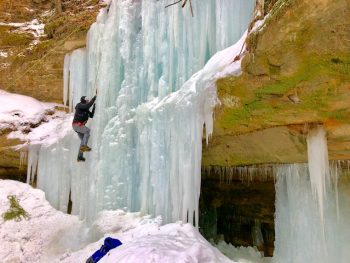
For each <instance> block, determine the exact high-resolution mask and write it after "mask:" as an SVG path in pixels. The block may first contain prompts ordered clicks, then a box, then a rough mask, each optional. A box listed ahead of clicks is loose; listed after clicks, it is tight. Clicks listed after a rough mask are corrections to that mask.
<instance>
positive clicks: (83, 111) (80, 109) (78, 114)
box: [73, 96, 96, 124]
mask: <svg viewBox="0 0 350 263" xmlns="http://www.w3.org/2000/svg"><path fill="white" fill-rule="evenodd" d="M83 98H84V97H82V99H81V102H79V103H78V104H77V105H76V106H75V114H74V119H73V124H78V123H81V124H85V123H86V122H87V120H88V119H89V117H90V118H93V117H94V114H95V105H94V107H93V108H92V111H91V112H90V111H89V109H90V108H91V106H92V105H93V104H94V103H95V100H96V96H95V97H93V98H92V99H91V100H90V101H89V102H88V103H86V102H85V99H83Z"/></svg>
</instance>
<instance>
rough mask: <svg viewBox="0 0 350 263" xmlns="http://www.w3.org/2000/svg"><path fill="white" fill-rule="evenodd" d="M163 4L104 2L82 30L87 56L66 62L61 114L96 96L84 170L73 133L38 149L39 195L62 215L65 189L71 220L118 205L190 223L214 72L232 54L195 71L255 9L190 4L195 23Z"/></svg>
mask: <svg viewBox="0 0 350 263" xmlns="http://www.w3.org/2000/svg"><path fill="white" fill-rule="evenodd" d="M169 3H171V1H156V0H138V1H135V0H114V1H112V2H111V4H110V6H109V7H108V9H107V8H105V9H103V10H102V11H101V12H100V14H99V15H98V17H97V21H96V23H94V24H93V25H92V26H91V28H90V30H89V33H88V40H87V47H86V49H80V50H77V51H74V52H73V53H72V54H70V55H69V57H68V56H67V57H66V60H65V70H64V72H65V74H64V76H65V81H64V83H65V89H64V90H65V93H64V94H65V95H64V97H65V99H66V100H68V101H69V106H70V108H71V109H72V108H73V106H74V105H75V103H77V102H78V101H79V99H80V96H82V95H87V96H89V97H91V96H93V95H94V94H95V91H96V90H97V89H98V99H97V104H96V114H95V117H94V119H93V121H92V122H91V121H90V123H91V129H92V133H91V138H90V142H89V144H90V145H91V146H92V148H93V151H92V152H91V153H88V154H86V155H85V156H86V158H87V160H86V162H85V163H84V164H81V163H80V164H77V162H76V154H77V147H78V138H77V136H76V135H75V134H74V133H72V134H69V135H67V136H66V137H65V138H63V139H62V140H61V141H59V142H58V143H57V144H55V145H50V146H45V147H43V148H42V149H41V150H40V153H39V171H38V176H39V178H38V181H39V182H40V184H39V187H40V188H41V189H44V190H45V192H46V193H47V198H48V200H49V201H50V202H51V203H52V204H54V205H55V206H56V207H60V208H61V209H62V210H64V209H65V208H66V207H65V202H66V203H68V202H67V200H68V195H69V192H70V191H71V198H72V202H73V213H75V214H79V215H80V216H81V217H82V218H85V219H87V220H88V221H91V220H93V218H94V217H95V215H96V214H97V212H99V211H101V210H103V209H117V208H124V207H126V208H127V209H128V210H131V211H140V210H141V211H142V212H143V213H149V214H152V215H161V216H162V217H163V220H164V222H171V221H176V220H179V219H181V220H184V221H189V222H198V199H199V193H200V166H201V149H202V136H203V125H204V123H205V130H206V133H207V138H208V136H209V134H210V133H211V131H212V127H213V124H212V123H213V120H212V109H213V107H214V105H215V104H216V91H215V74H216V73H217V72H218V71H220V70H222V69H223V68H225V66H227V65H230V64H231V63H232V61H233V58H234V57H235V55H237V54H236V52H226V53H224V54H221V55H219V56H216V57H213V58H212V59H211V61H210V62H209V63H208V64H207V66H206V67H205V68H203V67H204V65H205V63H206V62H207V61H208V60H209V59H210V58H211V57H212V56H213V55H214V54H215V52H217V51H218V50H222V49H224V48H226V47H228V46H230V45H233V44H234V43H235V42H236V41H238V40H239V38H240V37H241V35H243V32H244V31H245V30H246V28H247V27H248V24H249V22H250V21H251V18H252V14H253V9H254V5H255V1H254V0H216V1H213V0H201V1H197V0H196V1H192V3H193V10H194V17H192V16H191V14H190V10H189V8H188V7H185V8H183V9H182V8H181V6H180V5H175V6H172V7H169V8H165V5H167V4H169ZM238 45H239V47H238V46H237V47H236V49H235V50H238V51H239V50H240V49H241V47H242V45H243V41H241V42H240V43H239V44H238ZM229 51H230V50H229ZM238 68H239V66H238ZM195 72H198V73H196V74H195V75H193V74H194V73H195ZM192 75H193V76H192ZM191 76H192V77H191ZM68 91H69V92H68ZM49 192H50V193H49Z"/></svg>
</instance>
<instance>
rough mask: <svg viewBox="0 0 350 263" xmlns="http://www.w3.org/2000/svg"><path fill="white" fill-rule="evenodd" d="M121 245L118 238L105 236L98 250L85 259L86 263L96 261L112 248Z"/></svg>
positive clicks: (94, 262)
mask: <svg viewBox="0 0 350 263" xmlns="http://www.w3.org/2000/svg"><path fill="white" fill-rule="evenodd" d="M120 245H122V242H120V240H119V239H115V238H111V237H107V238H105V241H104V244H103V245H102V246H101V248H100V249H99V250H97V251H96V252H95V253H94V254H92V256H91V257H89V258H88V259H87V260H86V263H96V262H98V261H99V260H100V259H101V258H102V257H103V256H104V255H106V254H107V253H108V251H110V250H111V249H113V248H116V247H119V246H120Z"/></svg>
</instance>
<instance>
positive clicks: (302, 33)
mask: <svg viewBox="0 0 350 263" xmlns="http://www.w3.org/2000/svg"><path fill="white" fill-rule="evenodd" d="M247 45H248V53H247V55H246V56H245V58H244V59H243V62H242V67H243V74H242V75H241V76H240V77H238V78H234V77H232V78H225V79H221V80H219V81H218V83H217V86H218V94H219V98H220V100H221V102H222V105H221V106H219V107H218V109H217V111H216V115H215V117H216V119H215V126H214V135H213V139H212V140H211V141H210V142H209V146H208V147H203V165H204V166H208V165H221V166H223V165H224V166H225V165H228V166H230V165H244V164H245V165H247V164H254V163H271V162H273V163H274V162H278V163H280V162H289V163H290V162H303V161H306V147H305V136H304V134H305V132H307V126H310V125H315V124H317V123H320V124H323V125H324V126H325V127H326V130H327V132H328V145H329V150H330V158H331V159H347V158H349V157H350V151H349V150H350V148H349V146H350V130H349V125H350V118H349V117H348V116H350V110H349V109H350V93H349V89H350V55H349V54H350V5H349V3H348V1H347V0H332V1H331V0H329V1H328V0H322V1H319V0H311V1H301V0H284V1H277V3H276V4H275V5H274V6H273V8H272V9H271V12H270V16H269V17H268V18H267V19H266V21H265V25H264V26H263V28H262V29H261V30H260V31H258V32H256V33H254V34H252V35H251V36H250V37H249V39H248V40H247Z"/></svg>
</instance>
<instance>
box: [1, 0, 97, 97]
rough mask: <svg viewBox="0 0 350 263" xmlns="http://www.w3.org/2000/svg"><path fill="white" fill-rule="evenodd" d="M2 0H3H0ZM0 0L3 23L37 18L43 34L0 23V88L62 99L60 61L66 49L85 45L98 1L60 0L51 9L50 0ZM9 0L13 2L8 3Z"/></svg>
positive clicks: (94, 18) (70, 49)
mask: <svg viewBox="0 0 350 263" xmlns="http://www.w3.org/2000/svg"><path fill="white" fill-rule="evenodd" d="M3 2H6V1H3ZM7 2H11V7H12V8H10V9H9V8H8V4H9V3H7V4H6V3H4V4H2V2H1V3H0V13H1V14H4V15H3V16H2V17H4V19H5V20H4V21H0V22H5V23H14V22H22V23H23V22H29V21H32V20H33V19H37V20H38V21H39V23H43V24H45V36H40V37H35V36H33V35H32V34H31V33H30V32H29V31H28V32H23V30H22V31H21V30H18V28H16V27H12V26H0V34H1V35H2V39H1V40H0V51H2V52H6V57H3V56H0V88H1V89H4V90H6V91H9V92H13V93H19V94H23V95H27V96H31V97H34V98H36V99H38V100H41V101H46V102H57V103H62V86H63V61H64V56H65V54H66V53H67V52H70V51H72V50H74V49H76V48H79V47H82V46H85V38H86V32H87V30H88V28H89V27H90V25H91V24H92V23H93V22H94V21H95V20H96V15H97V12H98V10H99V8H100V6H99V5H98V4H96V3H97V2H98V1H93V2H94V3H91V2H90V1H80V0H74V1H62V8H63V12H62V13H60V14H56V13H55V6H54V4H52V2H53V1H29V0H27V1H20V3H19V1H17V2H16V1H15V2H13V1H7ZM12 2H13V3H12ZM1 20H2V19H1Z"/></svg>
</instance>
